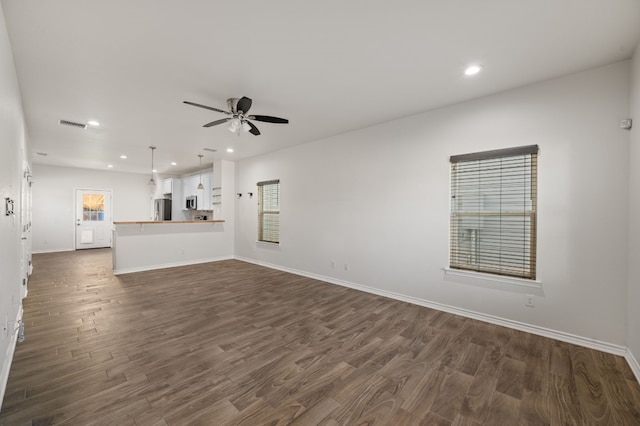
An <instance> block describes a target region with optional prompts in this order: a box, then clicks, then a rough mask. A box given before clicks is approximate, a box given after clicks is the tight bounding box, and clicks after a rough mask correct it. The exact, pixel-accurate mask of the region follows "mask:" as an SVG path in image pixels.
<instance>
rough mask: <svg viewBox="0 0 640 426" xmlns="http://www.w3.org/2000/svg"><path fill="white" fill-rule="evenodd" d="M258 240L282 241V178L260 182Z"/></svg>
mask: <svg viewBox="0 0 640 426" xmlns="http://www.w3.org/2000/svg"><path fill="white" fill-rule="evenodd" d="M258 241H264V242H268V243H280V180H279V179H278V180H269V181H265V182H258Z"/></svg>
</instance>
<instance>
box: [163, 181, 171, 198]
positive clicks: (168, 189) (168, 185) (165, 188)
mask: <svg viewBox="0 0 640 426" xmlns="http://www.w3.org/2000/svg"><path fill="white" fill-rule="evenodd" d="M162 193H163V194H165V195H166V194H173V178H167V179H162Z"/></svg>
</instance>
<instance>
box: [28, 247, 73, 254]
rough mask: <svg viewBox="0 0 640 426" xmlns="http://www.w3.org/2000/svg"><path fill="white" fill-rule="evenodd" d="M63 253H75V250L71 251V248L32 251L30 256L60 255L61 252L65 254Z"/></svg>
mask: <svg viewBox="0 0 640 426" xmlns="http://www.w3.org/2000/svg"><path fill="white" fill-rule="evenodd" d="M65 251H76V249H73V248H67V249H48V250H33V251H32V252H31V253H32V254H44V253H62V252H65Z"/></svg>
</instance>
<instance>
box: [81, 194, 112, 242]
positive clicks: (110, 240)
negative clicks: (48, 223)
mask: <svg viewBox="0 0 640 426" xmlns="http://www.w3.org/2000/svg"><path fill="white" fill-rule="evenodd" d="M78 191H88V192H91V191H101V192H108V193H109V208H108V210H109V224H108V226H109V230H108V232H109V233H111V231H112V229H113V191H112V190H111V189H96V188H74V189H73V249H74V250H78V226H77V223H78V219H79V218H78V202H79V200H78ZM80 219H82V218H80ZM112 246H113V235H111V234H110V235H109V247H112Z"/></svg>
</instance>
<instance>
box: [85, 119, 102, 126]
mask: <svg viewBox="0 0 640 426" xmlns="http://www.w3.org/2000/svg"><path fill="white" fill-rule="evenodd" d="M87 124H88V125H89V126H99V125H100V123H98V122H97V121H96V120H89V121H87Z"/></svg>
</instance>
